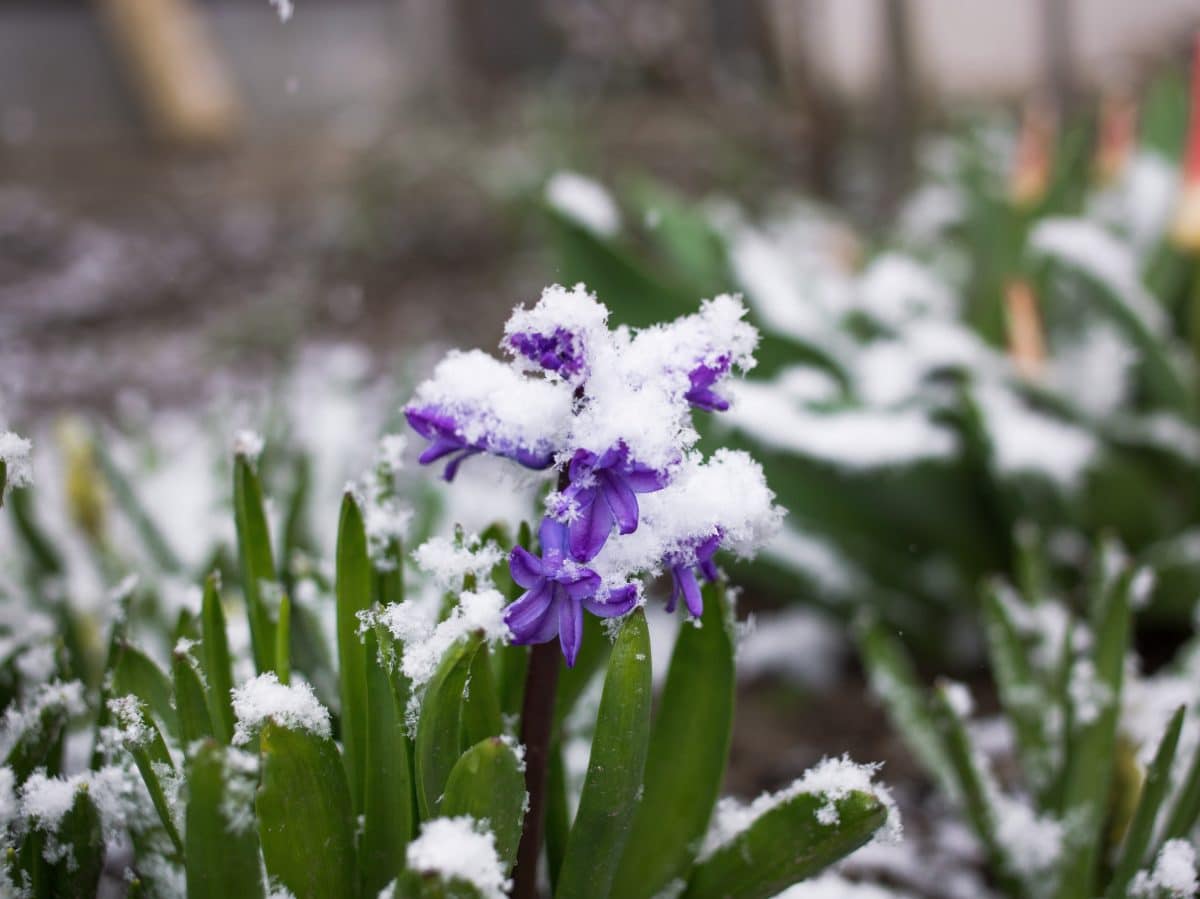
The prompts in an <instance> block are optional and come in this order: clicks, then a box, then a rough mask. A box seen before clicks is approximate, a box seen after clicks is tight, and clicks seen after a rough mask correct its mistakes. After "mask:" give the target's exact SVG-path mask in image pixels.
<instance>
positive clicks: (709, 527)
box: [398, 285, 782, 664]
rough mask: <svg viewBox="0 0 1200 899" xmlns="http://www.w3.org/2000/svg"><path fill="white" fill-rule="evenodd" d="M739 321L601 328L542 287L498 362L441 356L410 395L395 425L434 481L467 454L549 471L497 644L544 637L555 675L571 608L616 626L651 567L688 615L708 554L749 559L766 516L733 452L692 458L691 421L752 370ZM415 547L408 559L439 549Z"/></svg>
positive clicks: (725, 312) (708, 565)
mask: <svg viewBox="0 0 1200 899" xmlns="http://www.w3.org/2000/svg"><path fill="white" fill-rule="evenodd" d="M745 315H746V309H745V306H744V305H743V304H742V302H741V300H740V299H739V298H737V297H733V296H729V295H722V296H718V297H716V298H714V299H711V300H707V301H705V302H703V303H702V304H701V305H700V308H699V310H698V311H697V312H696V313H694V314H692V315H685V316H682V317H680V318H678V319H676V320H674V321H672V322H667V323H664V324H659V325H655V326H653V327H649V328H643V329H640V330H636V331H635V330H632V329H629V328H625V327H618V328H616V329H609V327H608V317H609V313H608V309H607V308H606V307H605V306H604V305H603V304H602V303H600V302H599V301H598V300H597V299H596V297H595V296H594V295H592V294H590V293H588V292H587V290H586V288H584V287H583V286H582V285H577V286H576V287H574V288H572V289H571V290H567V289H565V288H562V287H550V288H547V289H546V290H545V291H544V292H543V294H542V296H541V299H540V300H539V301H538V303H537V304H535V305H534V306H533V307H532V308H528V309H527V308H524V307H518V308H517V309H516V310H514V312H513V314H512V317H511V318H510V319H509V322H508V324H507V326H506V328H505V335H504V340H503V342H502V345H503V347H504V349H505V350H506V351H507V352H508V353H509V355H510V356H511V357H512V360H511V362H510V363H505V362H501V361H499V360H497V359H495V358H493V357H491V356H488V355H486V354H484V353H482V352H479V351H473V352H465V353H464V352H454V353H451V354H450V355H449V356H447V357H446V359H444V360H443V361H442V362H441V363H439V365H438V366H437V367H436V369H435V371H434V374H433V377H432V378H430V379H429V380H428V381H426V382H424V383H423V384H421V385H420V386H419V387H418V388H417V391H416V394H415V396H414V398H413V400H412V402H410V403H409V404H408V405H407V406H406V407H405V415H406V416H407V418H408V422H409V424H410V425H411V426H412V427H413V429H414V430H415V431H416V432H417V433H418V434H419V435H421V436H422V437H424V438H425V439H426V440H428V441H429V445H428V446H427V448H426V449H425V451H424V452H423V453H422V455H421V457H420V461H421V462H422V463H424V464H428V463H431V462H435V461H439V460H448V464H447V466H446V469H445V473H444V476H445V477H446V479H447V480H451V479H453V478H454V476H455V475H456V474H457V472H458V468H459V466H460V465H461V464H462V463H463V461H464V460H466V459H468V458H470V457H471V456H475V455H478V454H481V453H488V454H491V455H493V456H500V457H504V458H508V459H512V460H514V461H516V462H518V463H520V464H522V465H524V466H525V467H527V468H532V469H549V468H551V467H553V469H554V471H555V472H557V474H558V481H559V483H558V489H557V490H554V491H552V492H551V493H550V494H549V495H548V496H547V497H546V509H547V515H546V517H545V519H544V520H543V522H542V524H541V526H540V528H539V535H540V538H541V546H540V550H539V551H540V555H534V554H533V553H530V552H527V551H526V550H525V549H524V548H522V547H517V548H516V549H514V550H513V551H512V553H511V555H510V569H511V571H512V575H513V578H514V579H515V580H516V582H517V583H518V584H519V585H520V586H522V587H524V588H525V593H524V594H523V595H522V596H521V597H519V598H518V599H517V600H516V602H514V603H513V605H512V606H510V607H509V609H508V610H506V613H505V622H506V623H507V625H508V628H509V630H510V631H511V635H512V640H513V642H515V643H543V642H547V641H549V640H552V639H554V638H555V637H558V639H559V641H560V643H561V644H562V648H563V654H564V655H565V656H566V658H567V660H568V663H569V664H571V663H573V662H574V660H575V656H576V654H577V653H578V650H579V640H580V639H581V634H582V622H583V619H582V614H583V611H584V610H587V611H590V612H591V613H592V614H595V615H600V616H603V617H615V616H620V615H624V614H626V613H628V612H629V611H630V610H631V609H633V608H634V607H635V606H636V605H637V603H638V602H639V600H640V598H641V587H640V584H639V583H638V581H639V580H640V578H642V577H644V576H647V575H657V574H659V573H662V572H664V571H669V572H670V573H671V576H672V579H673V583H674V588H673V591H672V597H671V601H670V608H672V609H673V608H675V606H676V605H677V604H678V602H679V600H680V599H683V601H684V604H685V605H686V606H687V609H688V611H689V612H690V613H691V614H692V615H699V614H700V612H701V597H700V589H699V583H698V581H697V579H696V573H697V571H699V572H700V574H702V575H703V576H704V577H706V578H708V579H710V580H712V579H715V578H716V576H717V568H716V563H715V561H714V555H715V554H716V553H717V551H718V549H728V550H730V551H732V552H734V553H736V554H738V555H740V556H749V555H752V554H753V553H754V552H756V551H757V550H758V548H759V547H760V546H761V545H762V544H763V543H765V542H766V541H767V540H768V539H769V538H770V537H771V536H773V535H774V533H775V532H776V531H777V530H778V526H779V523H780V520H781V518H782V513H781V512H780V511H779V510H778V509H777V508H776V507H775V505H774V494H772V493H771V491H770V490H768V489H767V486H766V482H765V479H764V477H763V473H762V469H761V468H760V467H759V466H758V465H757V464H756V463H754V461H753V460H752V459H750V457H749V456H746V455H745V454H744V453H730V452H728V451H724V450H721V451H718V452H717V453H715V454H714V455H713V457H712V458H711V459H708V460H705V459H704V458H703V456H702V455H701V454H700V453H698V452H696V451H695V450H694V445H695V442H696V440H697V439H698V434H697V431H696V429H695V426H694V424H693V421H692V416H693V414H694V412H695V411H697V410H699V411H701V412H720V411H724V410H726V409H728V408H730V405H731V404H730V400H729V398H728V396H727V394H726V393H725V392H724V390H723V385H724V383H725V382H726V381H727V380H729V379H730V378H732V377H733V376H734V375H735V374H738V373H744V372H746V371H749V370H750V369H751V368H753V366H754V363H755V360H754V350H755V348H756V347H757V345H758V332H757V331H756V330H755V329H754V328H753V327H752V326H751V325H749V324H748V323H747V322H746V321H745V320H744V319H745ZM447 545H449V544H447ZM428 546H429V547H430V548H429V550H426V549H425V548H423V549H422V550H420V551H418V553H419V554H420V553H421V552H423V551H424V552H430V553H432V552H433V550H434V549H438V547H440V546H441V544H437V545H428ZM442 549H444V547H442ZM435 555H438V556H439V557H445V556H447V553H445V552H440V553H436V554H435ZM418 560H420V555H418ZM422 567H430V566H427V565H424V564H423V565H422ZM432 567H434V568H438V567H444V566H439V565H436V564H435V565H433V566H432ZM398 614H399V613H398ZM408 614H409V613H404V614H403V615H401V617H406V616H407V615H408ZM400 629H401V630H406V629H407V625H404V626H403V627H401V628H400ZM406 642H407V641H406Z"/></svg>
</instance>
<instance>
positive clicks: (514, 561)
mask: <svg viewBox="0 0 1200 899" xmlns="http://www.w3.org/2000/svg"><path fill="white" fill-rule="evenodd" d="M508 571H509V573H510V574H511V575H512V579H513V580H514V581H516V582H517V584H519V585H520V586H522V587H524V588H525V589H526V590H532V589H533V588H534V587H536V586H537V585H538V584H540V583H541V582H542V581H544V580H545V579H546V571H545V568H544V566H543V565H542V560H541V559H539V558H538V557H537V556H535V555H534V554H533V553H531V552H529V551H528V550H527V549H525V547H523V546H514V547H513V550H512V552H511V553H509V554H508Z"/></svg>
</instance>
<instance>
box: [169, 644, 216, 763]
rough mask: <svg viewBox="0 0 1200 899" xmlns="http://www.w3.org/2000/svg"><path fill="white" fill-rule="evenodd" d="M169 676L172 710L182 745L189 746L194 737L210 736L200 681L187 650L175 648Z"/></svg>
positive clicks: (210, 730) (196, 738)
mask: <svg viewBox="0 0 1200 899" xmlns="http://www.w3.org/2000/svg"><path fill="white" fill-rule="evenodd" d="M171 675H172V679H173V681H174V683H175V711H176V712H177V713H178V715H179V732H180V735H181V737H182V739H183V745H184V746H189V745H191V743H192V742H193V741H195V740H199V739H202V738H204V737H212V736H214V734H213V726H212V719H211V718H210V717H209V714H208V699H207V697H206V695H205V691H204V683H203V681H202V680H201V679H200V674H199V672H198V671H197V670H196V661H195V659H193V658H192V655H191V653H190V652H186V651H185V652H180V651H179V648H176V650H175V652H174V654H173V658H172V660H171Z"/></svg>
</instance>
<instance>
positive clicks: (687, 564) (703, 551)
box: [667, 533, 721, 618]
mask: <svg viewBox="0 0 1200 899" xmlns="http://www.w3.org/2000/svg"><path fill="white" fill-rule="evenodd" d="M720 545H721V535H720V533H716V534H713V535H712V536H711V537H709V538H708V539H707V540H705V541H704V542H702V543H700V544H699V545H698V546H697V547H696V548H695V550H694V551H693V552H691V553H688V554H687V555H686V557H683V558H680V557H679V556H676V557H674V558H671V559H668V563H669V564H670V566H671V598H670V599H669V600H667V611H668V612H674V611H675V607H676V606H677V605H678V604H679V597H680V596H682V597H683V601H684V604H685V605H686V606H687V610H688V614H689V615H691V616H692V617H693V618H699V617H700V616H701V615H702V614H704V598H703V596H701V594H700V584H699V583H698V582H697V580H696V571H695V569H696V568H699V569H700V573H701V574H703V575H704V578H705V580H707V581H710V582H711V581H715V580H716V579H717V565H716V563H715V562H714V561H713V556H714V555H716V553H717V548H718V547H719V546H720Z"/></svg>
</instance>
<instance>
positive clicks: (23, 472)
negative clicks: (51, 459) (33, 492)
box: [0, 431, 33, 491]
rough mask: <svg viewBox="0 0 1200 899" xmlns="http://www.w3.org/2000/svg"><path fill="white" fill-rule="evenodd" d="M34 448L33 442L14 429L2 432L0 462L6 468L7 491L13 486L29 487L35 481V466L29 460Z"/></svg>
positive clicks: (0, 436) (0, 435)
mask: <svg viewBox="0 0 1200 899" xmlns="http://www.w3.org/2000/svg"><path fill="white" fill-rule="evenodd" d="M32 450H33V443H32V442H31V441H29V440H26V439H25V438H24V437H21V436H19V435H18V434H15V433H13V432H12V431H5V432H4V433H3V434H0V462H3V463H4V465H5V468H6V471H5V479H6V485H5V487H4V489H5V491H7V490H8V489H9V488H11V487H28V486H29V485H30V484H31V483H32V482H33V466H32V465H31V464H30V461H29V456H30V453H31V452H32Z"/></svg>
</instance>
